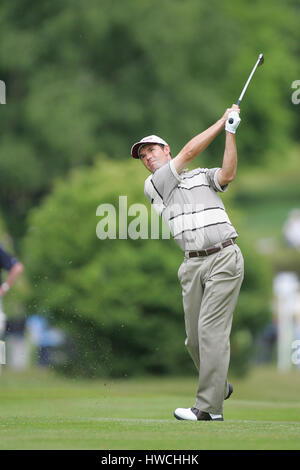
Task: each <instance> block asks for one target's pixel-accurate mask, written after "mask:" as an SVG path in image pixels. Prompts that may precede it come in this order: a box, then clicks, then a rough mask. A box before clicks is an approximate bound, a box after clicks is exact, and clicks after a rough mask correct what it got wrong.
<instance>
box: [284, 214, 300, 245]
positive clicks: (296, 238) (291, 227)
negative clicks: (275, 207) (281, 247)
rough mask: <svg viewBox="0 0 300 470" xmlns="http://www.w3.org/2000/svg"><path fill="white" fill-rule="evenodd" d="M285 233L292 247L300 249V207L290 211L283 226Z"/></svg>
mask: <svg viewBox="0 0 300 470" xmlns="http://www.w3.org/2000/svg"><path fill="white" fill-rule="evenodd" d="M283 235H284V238H285V241H286V243H287V244H288V245H289V246H290V247H291V248H296V249H298V250H299V249H300V209H293V210H291V211H290V213H289V215H288V218H287V220H286V222H285V224H284V226H283Z"/></svg>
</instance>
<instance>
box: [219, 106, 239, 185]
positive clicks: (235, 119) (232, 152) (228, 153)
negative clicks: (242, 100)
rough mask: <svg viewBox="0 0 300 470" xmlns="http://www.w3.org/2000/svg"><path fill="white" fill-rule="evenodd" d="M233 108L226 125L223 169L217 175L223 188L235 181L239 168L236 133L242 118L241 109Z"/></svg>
mask: <svg viewBox="0 0 300 470" xmlns="http://www.w3.org/2000/svg"><path fill="white" fill-rule="evenodd" d="M232 108H233V111H232V112H231V113H230V114H229V115H228V117H227V121H226V124H225V131H226V139H225V151H224V156H223V163H222V168H221V169H220V170H219V171H218V173H217V178H218V182H219V184H220V185H221V186H225V185H227V184H228V183H230V182H231V181H233V180H234V178H235V175H236V168H237V149H236V142H235V133H236V130H237V128H238V126H239V124H240V122H241V118H240V116H239V112H240V108H239V107H238V106H237V105H233V106H232Z"/></svg>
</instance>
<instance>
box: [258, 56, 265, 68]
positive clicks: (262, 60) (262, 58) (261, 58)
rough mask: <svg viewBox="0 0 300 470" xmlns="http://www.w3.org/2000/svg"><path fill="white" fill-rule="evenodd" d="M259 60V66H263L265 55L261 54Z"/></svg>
mask: <svg viewBox="0 0 300 470" xmlns="http://www.w3.org/2000/svg"><path fill="white" fill-rule="evenodd" d="M258 59H259V62H258V66H260V65H262V64H263V63H264V60H265V59H264V55H263V54H259V56H258Z"/></svg>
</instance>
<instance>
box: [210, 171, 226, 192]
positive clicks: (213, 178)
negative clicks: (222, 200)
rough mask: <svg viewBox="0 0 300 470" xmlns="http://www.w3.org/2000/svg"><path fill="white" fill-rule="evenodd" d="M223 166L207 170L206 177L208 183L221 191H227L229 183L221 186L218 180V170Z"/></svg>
mask: <svg viewBox="0 0 300 470" xmlns="http://www.w3.org/2000/svg"><path fill="white" fill-rule="evenodd" d="M219 170H221V168H210V169H207V171H206V178H207V180H208V184H209V185H210V186H211V187H212V188H213V189H214V190H215V191H219V192H221V193H225V191H227V189H228V184H225V185H224V186H221V185H220V183H219V181H218V172H219Z"/></svg>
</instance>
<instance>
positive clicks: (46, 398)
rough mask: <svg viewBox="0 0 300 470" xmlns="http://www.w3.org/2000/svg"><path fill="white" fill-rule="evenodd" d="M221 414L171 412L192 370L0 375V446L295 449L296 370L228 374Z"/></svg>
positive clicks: (299, 407)
mask: <svg viewBox="0 0 300 470" xmlns="http://www.w3.org/2000/svg"><path fill="white" fill-rule="evenodd" d="M232 382H233V385H234V393H233V395H232V396H231V398H230V399H229V400H228V401H226V402H225V408H224V419H225V421H224V422H186V421H177V420H176V419H175V418H173V410H174V409H175V408H177V407H189V406H192V405H193V400H194V393H195V389H196V383H197V382H196V377H195V378H194V379H193V378H166V377H164V378H161V379H159V378H147V379H128V380H125V379H124V380H113V379H107V380H104V379H103V380H91V381H83V380H71V379H68V380H67V379H63V378H61V377H57V376H56V375H54V374H53V373H51V372H49V371H46V370H42V371H40V370H32V371H27V372H22V373H16V372H11V371H9V370H6V369H4V370H3V372H2V375H1V376H0V449H2V450H3V449H7V450H9V449H20V450H21V449H36V450H37V449H42V450H46V449H99V450H101V449H106V450H116V449H131V450H139V449H143V450H147V449H152V450H154V449H155V450H163V449H164V450H166V449H168V450H178V449H179V450H186V449H193V450H202V449H234V450H237V449H257V450H261V449H300V371H297V370H293V371H292V372H290V373H288V374H278V372H277V371H276V369H275V368H266V367H259V368H258V367H256V368H255V369H253V370H252V371H251V373H250V374H249V375H248V376H247V378H246V379H244V380H234V379H232Z"/></svg>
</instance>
